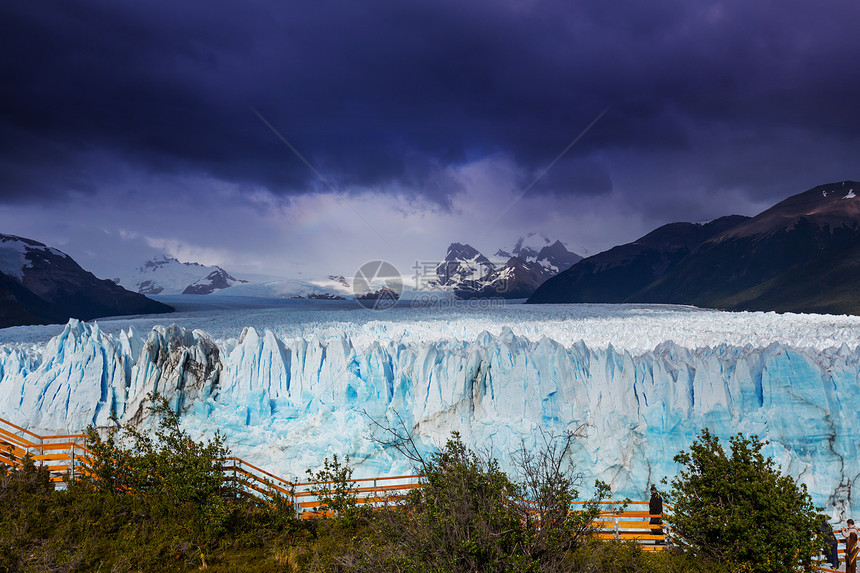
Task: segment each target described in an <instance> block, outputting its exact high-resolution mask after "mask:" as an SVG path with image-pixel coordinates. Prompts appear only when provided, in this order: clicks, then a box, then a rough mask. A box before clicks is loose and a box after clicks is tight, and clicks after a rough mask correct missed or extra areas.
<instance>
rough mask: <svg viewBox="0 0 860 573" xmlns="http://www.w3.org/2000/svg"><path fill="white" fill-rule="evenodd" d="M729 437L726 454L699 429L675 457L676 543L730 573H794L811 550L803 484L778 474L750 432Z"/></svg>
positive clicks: (813, 523)
mask: <svg viewBox="0 0 860 573" xmlns="http://www.w3.org/2000/svg"><path fill="white" fill-rule="evenodd" d="M729 441H730V444H731V455H730V456H728V455H726V452H725V451H724V450H723V448H722V446H721V445H720V441H719V439H718V438H716V437H715V436H712V435H711V434H710V433H709V432H708V430H703V431H702V434H701V435H700V436H699V438H698V439H697V440H696V441H694V442H693V445H692V446H691V447H690V452H689V453H688V452H686V451H681V452H680V453H679V454H678V455H677V456H675V461H676V462H678V463H680V464H682V466H683V467H682V469H681V471H680V473H679V475H678V477H677V478H675V479H674V480H673V481H672V491H671V494H670V502H671V503H672V504H673V506H674V509H673V511H672V512H671V514H670V515H669V521H670V522H671V523H673V525H674V538H675V541H676V543H677V544H678V545H679V546H680V547H681V548H682V549H684V550H686V551H688V552H689V553H690V554H692V555H693V556H694V557H700V558H703V559H706V560H713V561H716V562H718V563H725V564H728V565H730V566H731V569H732V570H733V571H749V572H762V573H764V572H771V571H772V572H786V573H788V572H793V571H796V570H797V564H798V562H803V563H807V564H808V563H809V562H810V559H811V557H812V556H813V555H817V554H818V552H819V547H818V546H817V541H816V540H817V535H818V526H819V523H820V521H819V519H820V516H819V515H817V514H816V513H815V510H814V508H813V506H812V502H811V500H810V497H809V494H808V493H807V491H806V486H805V485H804V484H798V483H796V482H795V481H794V480H793V479H792V478H791V477H788V476H783V475H780V472H779V468H778V467H776V466H775V465H774V463H773V461H772V460H771V459H770V458H765V457H764V456H763V455H762V453H761V450H762V447H763V446H764V445H765V444H764V443H763V442H760V441H759V440H758V438H757V437H756V436H752V437H751V438H744V437H743V436H742V435H741V434H738V435H737V436H734V437H732V438H731V439H730V440H729ZM805 569H806V570H811V569H810V568H809V567H808V565H807V566H806V568H805Z"/></svg>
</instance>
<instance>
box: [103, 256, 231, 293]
mask: <svg viewBox="0 0 860 573" xmlns="http://www.w3.org/2000/svg"><path fill="white" fill-rule="evenodd" d="M114 282H116V283H117V284H120V285H122V286H124V287H126V288H128V289H130V290H133V291H136V292H139V293H141V294H210V293H213V292H215V291H217V290H221V289H225V288H228V287H231V286H233V285H235V284H241V283H244V282H247V281H244V280H240V279H237V278H234V277H233V276H231V275H230V274H229V273H228V272H227V271H225V270H224V269H222V268H221V267H219V266H206V265H201V264H199V263H180V262H179V261H178V260H176V259H174V258H173V257H168V256H161V257H156V258H154V259H151V260H149V261H146V262H145V263H144V264H143V266H141V267H139V268H137V269H136V270H135V272H134V273H133V274H131V275H129V276H125V277H120V278H118V279H116V280H115V281H114Z"/></svg>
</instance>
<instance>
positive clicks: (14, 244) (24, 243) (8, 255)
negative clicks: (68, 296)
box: [0, 234, 70, 281]
mask: <svg viewBox="0 0 860 573" xmlns="http://www.w3.org/2000/svg"><path fill="white" fill-rule="evenodd" d="M39 253H41V254H42V255H52V256H55V257H60V258H63V259H69V258H70V257H69V255H67V254H66V253H64V252H62V251H60V250H58V249H54V248H53V247H48V246H47V245H44V244H43V243H39V242H37V241H33V240H30V239H25V238H23V237H17V236H15V235H3V234H0V272H2V273H3V274H6V275H9V276H11V277H15V278H16V279H18V280H19V281H22V280H24V269H28V268H32V267H33V262H32V257H33V256H37V255H38V254H39ZM42 258H44V257H42ZM45 260H46V261H48V262H49V259H45Z"/></svg>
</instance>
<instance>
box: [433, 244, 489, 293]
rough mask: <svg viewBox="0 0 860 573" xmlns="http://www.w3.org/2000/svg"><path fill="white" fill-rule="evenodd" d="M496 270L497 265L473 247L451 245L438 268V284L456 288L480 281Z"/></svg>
mask: <svg viewBox="0 0 860 573" xmlns="http://www.w3.org/2000/svg"><path fill="white" fill-rule="evenodd" d="M495 269H496V265H494V264H493V263H491V262H490V259H488V258H487V257H485V256H484V255H482V254H481V253H479V252H478V250H477V249H476V248H475V247H473V246H472V245H463V244H460V243H451V245H450V246H449V247H448V252H447V253H445V259H444V260H443V261H442V262H441V263H439V265H438V266H437V267H436V277H437V284H438V285H440V286H442V287H453V288H456V287H457V286H458V285H461V284H463V283H468V282H473V281H480V280H481V279H483V278H484V277H485V276H486V275H487V274H489V273H490V272H492V271H494V270H495Z"/></svg>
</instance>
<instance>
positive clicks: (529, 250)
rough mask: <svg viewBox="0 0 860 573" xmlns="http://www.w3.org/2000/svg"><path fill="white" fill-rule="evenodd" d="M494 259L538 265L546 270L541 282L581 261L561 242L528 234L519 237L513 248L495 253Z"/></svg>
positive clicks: (537, 234)
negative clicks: (514, 260)
mask: <svg viewBox="0 0 860 573" xmlns="http://www.w3.org/2000/svg"><path fill="white" fill-rule="evenodd" d="M496 257H499V258H502V259H503V260H505V261H507V260H508V259H510V258H511V257H517V258H518V259H520V260H521V261H524V262H527V263H538V264H539V265H540V266H542V267H543V268H544V269H546V270H545V272H544V273H543V274H544V275H545V276H544V278H543V280H546V279H548V278H549V277H551V276H554V275H557V274H558V273H560V272H562V271H566V270H567V269H569V268H570V267H572V266H573V265H574V264H576V263H577V262H579V261H581V260H582V257H581V256H579V255H577V254H576V253H574V252H572V251H569V250H567V247H565V246H564V243H562V242H561V241H559V240H555V241H552V240H550V239H548V238H546V237H545V236H544V235H541V234H540V233H528V234H527V235H524V236H522V237H520V238H519V239H518V240H517V242H516V243H515V244H514V246H513V247H511V248H509V249H499V250H498V251H496Z"/></svg>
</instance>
